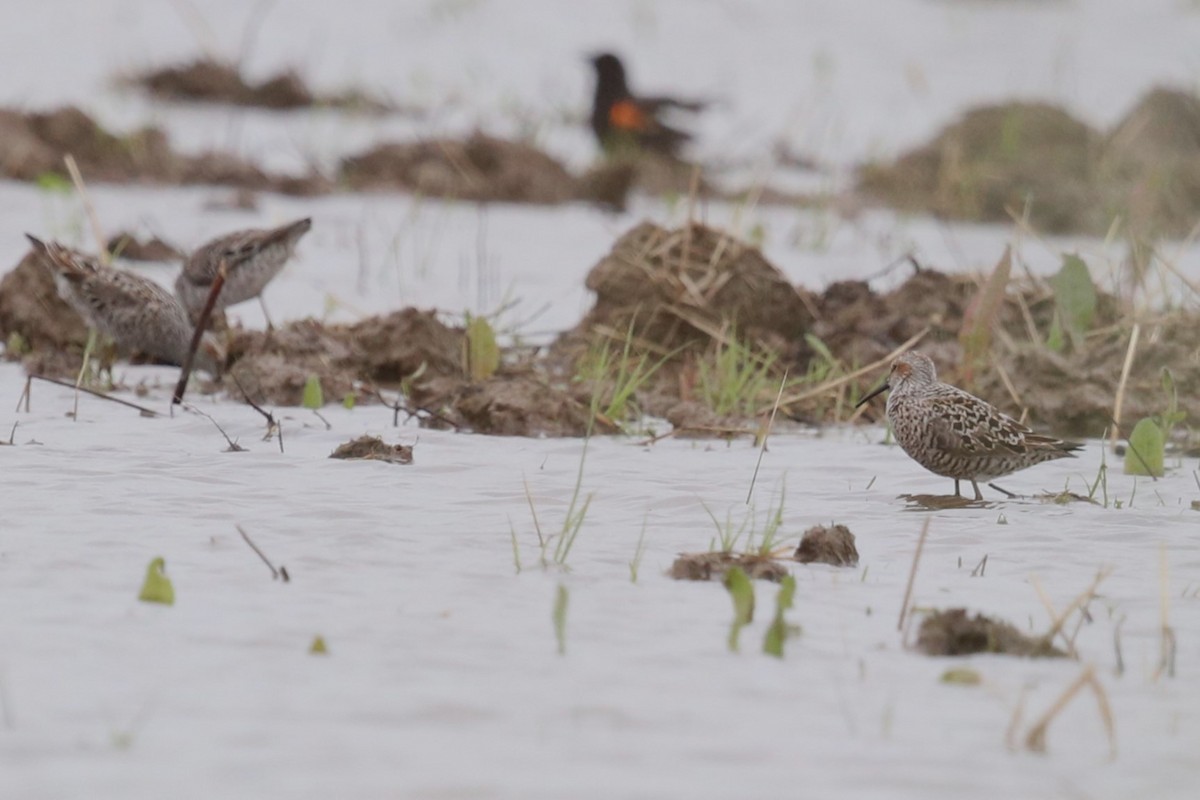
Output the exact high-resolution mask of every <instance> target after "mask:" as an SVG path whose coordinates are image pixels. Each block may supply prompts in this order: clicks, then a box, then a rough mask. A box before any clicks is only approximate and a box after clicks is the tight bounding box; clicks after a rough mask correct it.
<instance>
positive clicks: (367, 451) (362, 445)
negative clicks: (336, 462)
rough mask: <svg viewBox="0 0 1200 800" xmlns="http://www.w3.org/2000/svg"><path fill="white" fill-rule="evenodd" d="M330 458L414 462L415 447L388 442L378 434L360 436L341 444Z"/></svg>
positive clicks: (398, 462)
mask: <svg viewBox="0 0 1200 800" xmlns="http://www.w3.org/2000/svg"><path fill="white" fill-rule="evenodd" d="M329 457H330V458H344V459H361V460H366V461H386V462H387V463H389V464H411V463H413V449H412V446H411V445H407V444H388V443H387V442H385V441H383V439H380V438H379V437H378V436H359V437H358V438H357V439H351V440H350V441H348V442H346V443H344V444H340V445H338V446H337V449H336V450H334V451H333V452H332V453H330V454H329Z"/></svg>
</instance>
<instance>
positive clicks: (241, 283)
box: [175, 217, 312, 326]
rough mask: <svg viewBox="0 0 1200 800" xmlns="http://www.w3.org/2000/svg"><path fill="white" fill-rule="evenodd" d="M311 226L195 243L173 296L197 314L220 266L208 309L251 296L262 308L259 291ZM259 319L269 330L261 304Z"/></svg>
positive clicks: (291, 225)
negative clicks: (221, 275) (220, 279)
mask: <svg viewBox="0 0 1200 800" xmlns="http://www.w3.org/2000/svg"><path fill="white" fill-rule="evenodd" d="M310 228H312V219H311V218H308V217H306V218H304V219H298V220H296V221H295V222H289V223H288V224H287V225H281V226H280V227H278V228H270V229H268V230H259V229H252V230H246V231H236V232H234V233H228V234H225V235H224V236H220V237H218V238H216V239H213V240H212V241H210V242H207V243H206V244H203V245H201V246H200V247H198V248H197V249H196V251H195V252H194V253H192V255H191V257H190V258H188V260H187V261H186V262H185V263H184V265H183V271H182V272H180V273H179V277H178V278H177V279H176V281H175V294H177V295H178V296H179V299H180V301H181V302H182V303H183V305H184V307H185V308H186V309H187V311H188V313H189V314H190V315H191V317H192V319H196V318H197V317H198V316H200V311H201V310H202V309H203V308H204V304H205V303H206V302H207V301H208V294H209V292H210V291H211V289H212V285H213V281H215V280H216V279H217V273H218V271H219V270H220V268H221V262H224V263H225V285H224V286H223V287H222V288H221V294H220V295H218V296H217V302H216V305H215V306H213V310H214V311H219V310H221V309H223V308H225V307H226V306H232V305H236V304H237V303H241V302H242V301H244V300H249V299H251V298H253V297H257V298H258V302H259V303H260V304H262V291H263V289H264V288H265V287H266V285H267V284H268V283H270V281H271V279H272V278H274V277H275V276H276V275H278V274H279V271H280V270H281V269H283V265H284V264H285V263H287V260H288V259H289V258H290V257H291V255H292V252H293V251H295V249H296V242H298V241H300V237H301V236H303V235H304V234H306V233H308V231H309V229H310ZM262 310H263V316H264V317H266V318H267V325H268V326H270V324H271V318H270V316H269V315H268V314H267V307H266V305H263V306H262Z"/></svg>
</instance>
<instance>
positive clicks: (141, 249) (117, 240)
mask: <svg viewBox="0 0 1200 800" xmlns="http://www.w3.org/2000/svg"><path fill="white" fill-rule="evenodd" d="M105 248H106V249H107V250H108V252H110V253H112V254H113V258H123V259H125V260H126V261H182V260H183V258H184V254H183V253H182V252H181V251H180V250H178V249H176V248H175V247H173V246H172V245H170V244H168V243H167V242H164V241H163V240H162V239H160V238H158V237H157V236H152V237H150V238H148V239H139V238H138V237H137V236H136V235H134V234H132V233H129V232H127V231H121V232H120V233H115V234H113V235H112V236H110V237H109V239H108V243H107V244H106V245H105Z"/></svg>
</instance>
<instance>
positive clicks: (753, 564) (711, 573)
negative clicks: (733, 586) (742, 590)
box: [670, 551, 788, 583]
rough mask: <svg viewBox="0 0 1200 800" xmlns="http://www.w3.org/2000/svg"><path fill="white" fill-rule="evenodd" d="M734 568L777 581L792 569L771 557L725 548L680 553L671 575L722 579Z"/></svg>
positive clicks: (700, 579) (751, 575) (763, 578)
mask: <svg viewBox="0 0 1200 800" xmlns="http://www.w3.org/2000/svg"><path fill="white" fill-rule="evenodd" d="M730 567H741V568H742V570H744V571H745V573H746V575H747V576H749V577H750V578H753V579H757V580H766V581H775V582H776V583H778V582H779V581H781V580H783V579H784V578H786V577H787V575H788V568H787V567H786V566H785V565H784V564H782V563H781V562H779V561H776V560H775V559H773V558H771V557H770V556H760V555H755V554H753V553H730V552H725V551H720V552H712V553H680V554H679V557H678V558H676V559H675V563H673V564H672V565H671V572H670V575H671V577H672V578H674V579H675V580H677V581H713V580H716V581H719V580H724V578H725V573H726V572H728V571H729V568H730Z"/></svg>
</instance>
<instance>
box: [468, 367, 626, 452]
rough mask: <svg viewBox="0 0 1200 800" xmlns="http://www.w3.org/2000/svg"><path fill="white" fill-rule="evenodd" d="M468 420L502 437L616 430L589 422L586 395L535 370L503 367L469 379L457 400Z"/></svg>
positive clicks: (477, 427) (577, 434) (609, 431)
mask: <svg viewBox="0 0 1200 800" xmlns="http://www.w3.org/2000/svg"><path fill="white" fill-rule="evenodd" d="M452 405H453V408H454V410H455V411H456V412H457V414H458V415H459V416H460V417H461V419H462V420H463V422H464V423H465V424H466V425H467V426H469V427H470V428H472V429H473V430H475V431H477V432H478V433H490V434H494V435H497V436H583V435H584V434H586V433H587V432H588V430H589V429H591V430H592V431H593V432H595V433H615V432H616V430H615V429H614V428H611V427H607V426H604V425H603V424H600V423H596V424H595V425H593V426H589V424H588V421H589V417H590V414H591V410H590V408H589V406H588V403H587V401H586V398H580V397H576V396H574V395H573V394H572V393H571V392H569V391H568V390H566V389H564V388H562V387H559V386H556V385H555V384H554V383H552V382H550V381H548V380H546V379H545V378H543V377H540V376H538V375H536V374H534V373H523V374H522V373H517V374H512V373H509V372H506V371H504V370H502V371H501V372H498V373H497V374H496V375H494V376H492V377H491V378H489V379H487V380H486V381H483V382H481V383H475V384H465V385H463V386H462V388H461V390H460V391H459V392H458V393H457V396H456V397H455V398H454V400H453V403H452Z"/></svg>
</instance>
